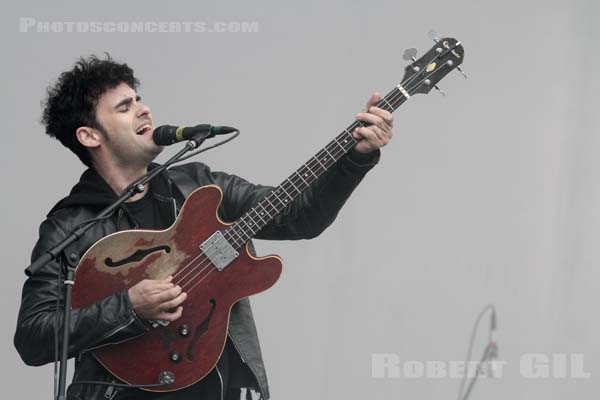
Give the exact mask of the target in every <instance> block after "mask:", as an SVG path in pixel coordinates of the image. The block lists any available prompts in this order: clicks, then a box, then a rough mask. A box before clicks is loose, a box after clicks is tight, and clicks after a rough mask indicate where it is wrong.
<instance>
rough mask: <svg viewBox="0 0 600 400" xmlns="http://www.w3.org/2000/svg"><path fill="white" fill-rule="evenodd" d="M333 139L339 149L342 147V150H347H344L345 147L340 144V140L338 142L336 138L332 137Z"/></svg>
mask: <svg viewBox="0 0 600 400" xmlns="http://www.w3.org/2000/svg"><path fill="white" fill-rule="evenodd" d="M333 141H334V142H335V144H337V145H338V146H340V148H341V149H342V150H343V151H344V152H345V151H347V150H346V148H345V147H344V146H342V145H341V144H340V142H338V140H337V138H335V139H333Z"/></svg>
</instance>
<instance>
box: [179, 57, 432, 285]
mask: <svg viewBox="0 0 600 400" xmlns="http://www.w3.org/2000/svg"><path fill="white" fill-rule="evenodd" d="M438 57H440V55H436V56H435V57H434V58H433V60H431V61H429V62H428V63H427V64H430V63H431V62H433V61H435V59H436V58H438ZM420 73H421V71H417V73H415V74H413V75H412V76H411V77H410V78H409V79H407V80H406V81H404V82H402V83H400V86H406V85H408V84H410V83H411V82H412V81H413V80H415V79H416V78H417V77H418V76H419V75H420ZM396 91H397V92H398V93H396ZM398 95H399V96H398ZM396 96H398V97H396ZM403 97H404V95H403V94H402V93H401V92H400V91H399V89H398V88H397V87H395V88H394V89H393V90H392V91H391V92H390V93H388V95H386V96H385V97H384V98H382V100H380V101H379V104H378V105H377V106H382V107H381V108H384V109H385V108H386V107H385V106H384V103H385V104H387V105H390V102H391V103H395V102H396V101H397V100H398V99H402V98H403ZM398 106H399V104H398V105H394V106H391V110H387V111H392V112H393V111H394V110H395V109H396V108H397V107H398ZM354 124H356V125H359V124H358V122H354V123H353V125H354ZM354 128H355V127H352V128H350V130H353V129H354ZM346 132H348V129H345V132H342V134H344V133H346ZM348 133H349V132H348ZM334 140H335V141H336V142H337V137H336V138H335V139H334ZM338 145H339V146H341V145H340V144H339V143H338ZM326 147H327V146H325V148H326ZM313 158H314V157H313ZM311 161H312V159H311V160H309V161H308V162H307V163H305V165H306V164H308V163H310V162H311ZM306 167H307V169H308V170H309V171H310V172H311V173H312V174H313V175H314V173H313V172H312V169H311V167H310V166H309V165H306ZM315 167H316V165H315V166H313V167H312V168H315ZM296 173H297V171H296ZM316 178H318V177H316ZM292 184H293V183H292ZM280 186H281V187H282V190H283V191H284V192H285V193H286V194H287V191H286V190H285V188H284V187H283V184H282V185H280ZM288 196H289V195H288ZM290 197H291V196H290ZM263 208H264V207H263ZM250 212H251V211H248V212H246V213H245V214H244V216H242V218H240V220H241V221H242V222H243V219H244V218H245V217H246V216H249V215H250ZM250 219H251V220H253V218H250ZM253 222H254V223H255V221H254V220H253ZM246 225H247V224H246ZM231 231H232V232H234V233H236V234H237V235H238V236H240V235H239V233H237V232H235V226H234V224H232V227H231ZM253 233H255V232H253ZM240 238H241V236H240ZM241 244H243V243H240V244H238V243H237V240H236V245H238V246H239V245H241ZM212 246H213V245H212V244H211V246H210V247H212ZM210 247H209V249H207V250H210ZM201 255H202V253H201V254H199V255H198V256H196V257H194V258H193V259H192V260H190V262H188V264H187V265H185V266H184V267H182V268H180V269H179V271H177V272H176V273H175V274H174V275H173V278H176V277H177V276H179V275H181V273H183V272H184V271H185V270H186V269H187V267H189V266H190V265H191V264H192V263H193V262H194V261H196V260H197V259H198V258H199V257H200V256H201ZM201 262H202V261H201ZM187 275H189V272H188V273H186V274H185V275H184V276H183V277H181V279H180V281H181V280H183V279H185V277H186V276H187Z"/></svg>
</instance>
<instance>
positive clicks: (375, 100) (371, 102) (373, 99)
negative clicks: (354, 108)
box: [363, 92, 381, 112]
mask: <svg viewBox="0 0 600 400" xmlns="http://www.w3.org/2000/svg"><path fill="white" fill-rule="evenodd" d="M380 100H381V95H380V94H379V93H377V92H375V93H373V94H372V95H371V97H369V100H368V101H367V104H366V105H365V108H364V109H363V111H365V112H366V111H368V110H369V108H371V106H374V105H375V104H377V103H379V101H380Z"/></svg>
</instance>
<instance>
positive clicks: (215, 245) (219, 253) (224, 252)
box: [200, 231, 240, 271]
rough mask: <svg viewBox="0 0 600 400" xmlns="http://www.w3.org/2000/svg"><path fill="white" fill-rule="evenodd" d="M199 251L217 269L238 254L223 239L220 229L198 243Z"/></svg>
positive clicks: (221, 269)
mask: <svg viewBox="0 0 600 400" xmlns="http://www.w3.org/2000/svg"><path fill="white" fill-rule="evenodd" d="M200 251H202V252H203V253H204V255H205V256H206V257H207V258H208V259H209V260H210V262H212V263H213V265H214V266H215V268H217V270H219V271H223V269H224V268H225V267H226V266H227V265H228V264H229V263H231V262H232V261H233V260H235V259H236V258H237V257H238V256H239V255H240V254H239V253H238V252H237V251H236V250H235V248H234V247H233V246H232V245H231V244H230V243H229V242H228V241H227V239H225V237H224V236H223V234H222V233H221V231H216V232H215V233H213V234H212V235H211V236H210V237H209V238H208V239H206V240H205V241H204V242H203V243H202V244H201V245H200Z"/></svg>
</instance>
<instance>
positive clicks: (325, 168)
mask: <svg viewBox="0 0 600 400" xmlns="http://www.w3.org/2000/svg"><path fill="white" fill-rule="evenodd" d="M313 160H316V161H317V162H318V163H319V165H321V167H323V172H325V171H327V167H325V166H324V165H323V164H321V161H319V159H318V158H317V157H313Z"/></svg>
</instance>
